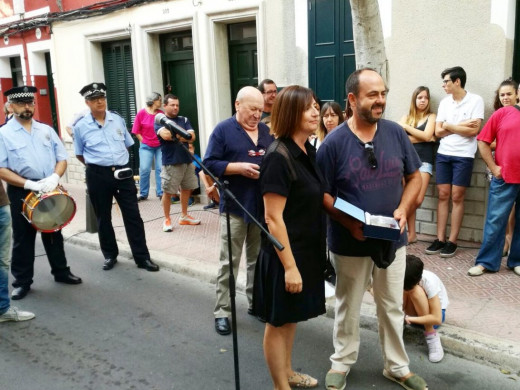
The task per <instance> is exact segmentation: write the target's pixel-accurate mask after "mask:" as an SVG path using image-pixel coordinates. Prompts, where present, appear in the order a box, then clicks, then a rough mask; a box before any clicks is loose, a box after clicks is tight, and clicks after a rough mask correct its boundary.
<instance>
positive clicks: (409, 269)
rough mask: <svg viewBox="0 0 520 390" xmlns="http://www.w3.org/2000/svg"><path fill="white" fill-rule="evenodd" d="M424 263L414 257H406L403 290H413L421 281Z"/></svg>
mask: <svg viewBox="0 0 520 390" xmlns="http://www.w3.org/2000/svg"><path fill="white" fill-rule="evenodd" d="M423 269H424V263H423V262H422V260H421V259H419V258H418V257H417V256H414V255H406V271H405V273H404V290H405V291H409V290H411V289H412V288H414V287H415V286H416V285H417V284H418V283H419V282H420V281H421V279H422V274H423Z"/></svg>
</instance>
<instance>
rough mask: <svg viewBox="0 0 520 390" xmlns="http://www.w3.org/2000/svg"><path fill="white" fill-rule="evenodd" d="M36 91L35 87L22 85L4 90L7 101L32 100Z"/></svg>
mask: <svg viewBox="0 0 520 390" xmlns="http://www.w3.org/2000/svg"><path fill="white" fill-rule="evenodd" d="M36 92H38V89H37V88H36V87H30V86H28V85H22V86H21V87H14V88H11V89H9V90H7V91H5V92H4V95H5V96H7V100H8V101H9V102H14V103H16V102H32V101H33V100H34V94H35V93H36Z"/></svg>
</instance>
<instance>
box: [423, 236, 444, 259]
mask: <svg viewBox="0 0 520 390" xmlns="http://www.w3.org/2000/svg"><path fill="white" fill-rule="evenodd" d="M445 246H446V242H444V241H440V240H438V239H436V240H435V241H434V242H432V244H431V245H430V246H429V247H428V248H426V250H425V251H424V252H425V253H426V254H427V255H436V254H437V253H440V251H441V250H442V248H444V247H445Z"/></svg>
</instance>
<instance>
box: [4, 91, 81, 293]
mask: <svg viewBox="0 0 520 390" xmlns="http://www.w3.org/2000/svg"><path fill="white" fill-rule="evenodd" d="M37 91H38V90H37V89H36V88H35V87H30V86H21V87H14V88H11V89H10V90H8V91H6V92H5V95H6V96H7V99H8V102H9V103H10V104H11V108H12V109H13V119H11V120H10V121H9V122H7V123H6V124H5V125H4V126H3V127H2V128H1V130H0V178H1V179H2V180H4V181H5V182H6V183H7V195H8V197H9V201H10V202H11V218H12V226H13V251H12V255H11V272H12V274H13V277H14V281H13V287H14V290H13V292H12V294H11V298H12V299H14V300H17V299H23V298H24V297H25V296H26V295H27V293H28V292H29V290H30V289H31V284H32V283H33V276H34V244H35V239H36V233H37V231H36V229H35V228H34V227H33V226H32V225H31V224H30V223H29V222H28V221H27V220H26V219H25V217H24V215H23V214H22V206H23V203H22V199H25V198H26V197H27V195H29V194H30V193H31V191H33V192H35V193H39V192H49V191H53V190H54V189H55V188H56V187H57V186H58V181H59V180H60V178H61V176H62V175H63V174H64V173H65V170H66V169H67V158H68V154H67V151H66V149H65V147H64V146H63V143H62V142H61V140H60V139H59V137H58V135H57V134H56V132H55V131H54V129H53V128H52V127H50V126H47V125H45V124H43V123H40V122H38V121H35V120H33V115H34V94H35V93H36V92H37ZM41 237H42V242H43V246H44V248H45V253H46V254H47V258H48V260H49V264H50V266H51V273H52V275H54V280H55V281H56V282H59V283H66V284H80V283H81V278H78V277H77V276H74V275H73V274H72V272H70V268H69V267H68V266H67V259H66V258H65V251H64V248H63V236H62V234H61V230H58V231H57V232H52V233H44V232H42V233H41Z"/></svg>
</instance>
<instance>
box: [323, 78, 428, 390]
mask: <svg viewBox="0 0 520 390" xmlns="http://www.w3.org/2000/svg"><path fill="white" fill-rule="evenodd" d="M346 91H347V96H348V102H349V106H350V107H351V109H352V116H351V117H350V118H349V119H348V120H347V121H346V122H345V123H343V124H342V125H341V126H339V127H338V128H336V130H334V131H333V132H332V133H330V134H329V135H328V136H327V137H326V138H325V140H324V142H323V143H322V144H321V146H320V148H319V149H318V154H317V162H318V165H319V167H320V168H321V171H322V172H323V174H324V176H325V178H326V183H327V184H326V186H325V196H324V201H323V203H324V207H325V210H326V211H327V213H328V214H329V216H330V218H329V225H328V232H327V237H328V247H329V249H330V251H331V254H332V256H331V260H332V262H333V264H334V267H335V269H336V275H337V279H336V307H335V323H334V334H333V344H334V350H335V352H334V354H333V355H332V356H331V358H330V360H331V362H332V366H331V369H330V371H329V372H328V373H327V376H326V379H325V381H326V388H327V389H344V388H345V386H346V377H347V375H348V373H349V371H350V369H351V367H352V366H353V365H354V363H355V362H356V360H357V357H358V352H359V342H360V333H359V318H360V310H361V303H362V300H363V295H364V293H365V291H366V289H367V287H368V286H369V283H370V281H371V280H372V287H373V291H374V300H375V303H376V306H377V315H378V321H379V337H380V340H381V345H382V349H383V356H384V371H383V375H384V376H385V377H386V378H388V379H390V380H392V381H394V382H397V383H399V384H401V385H403V386H404V387H406V388H409V389H421V390H423V389H425V388H426V383H425V381H424V380H423V379H422V378H421V377H419V376H418V375H416V374H413V373H412V372H410V369H409V368H408V365H409V359H408V356H407V354H406V351H405V348H404V343H403V337H402V334H403V319H404V314H403V311H402V305H403V283H404V272H405V266H406V231H405V226H406V216H407V214H408V212H409V211H410V210H411V209H412V207H413V204H414V202H415V199H416V197H417V195H418V194H419V190H420V187H421V177H420V173H419V170H418V169H419V167H420V166H421V161H420V160H419V157H418V156H417V153H416V152H415V149H414V147H413V146H412V144H411V142H410V141H409V140H408V137H407V136H406V133H405V132H404V131H403V129H402V128H401V127H400V126H399V125H398V124H397V123H394V122H390V121H388V120H385V119H381V118H382V116H383V112H384V110H385V106H386V94H387V92H388V90H387V87H386V85H385V82H384V81H383V79H382V77H381V76H380V75H379V74H378V73H377V72H376V71H375V70H373V69H369V68H364V69H359V70H356V71H355V72H354V73H352V74H351V75H350V76H349V78H348V80H347V83H346ZM403 179H404V180H403ZM403 182H404V185H403ZM336 196H337V197H341V198H342V199H345V200H346V201H348V202H349V203H352V204H354V205H355V206H357V207H359V208H361V209H363V210H366V211H368V212H369V213H370V214H376V215H384V216H393V217H394V218H395V219H396V220H397V221H398V222H399V226H400V228H401V235H400V238H399V240H398V241H395V242H392V241H385V240H379V239H373V238H366V237H365V236H364V234H363V224H362V223H361V222H359V221H357V220H356V219H354V218H352V217H350V216H348V215H347V214H344V213H342V212H341V211H339V210H337V209H335V208H334V206H333V204H334V198H335V197H336Z"/></svg>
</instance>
